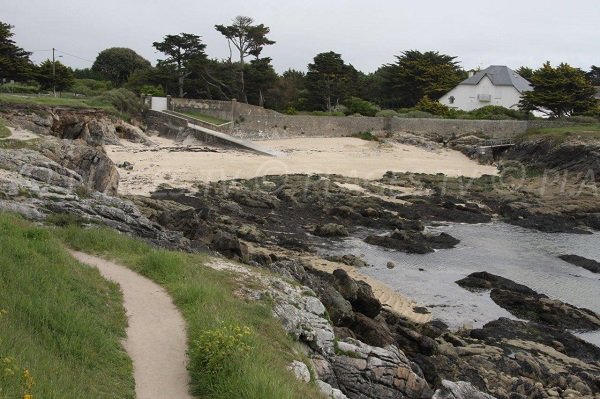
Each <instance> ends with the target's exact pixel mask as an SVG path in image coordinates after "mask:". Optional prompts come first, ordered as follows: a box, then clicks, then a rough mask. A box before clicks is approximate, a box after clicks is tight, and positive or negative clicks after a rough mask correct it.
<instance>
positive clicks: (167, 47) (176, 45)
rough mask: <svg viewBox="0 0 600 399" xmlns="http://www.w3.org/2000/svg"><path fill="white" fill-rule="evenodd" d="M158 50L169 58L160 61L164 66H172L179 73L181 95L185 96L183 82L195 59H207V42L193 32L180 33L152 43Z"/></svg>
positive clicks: (178, 84)
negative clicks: (203, 41) (205, 50)
mask: <svg viewBox="0 0 600 399" xmlns="http://www.w3.org/2000/svg"><path fill="white" fill-rule="evenodd" d="M152 45H153V46H154V47H155V48H156V49H157V50H158V51H160V52H161V53H163V54H165V55H167V56H168V58H167V59H165V60H161V61H159V63H160V64H162V67H172V68H174V70H175V72H176V74H177V86H178V88H179V97H183V96H184V94H185V93H184V91H183V84H184V80H185V78H186V77H188V76H189V75H190V73H191V72H190V68H189V66H190V64H191V63H192V62H193V61H198V60H205V59H206V53H205V52H204V49H205V48H206V44H204V43H202V41H201V39H200V36H197V35H193V34H191V33H182V34H180V35H167V36H165V37H164V39H163V41H162V42H154V43H153V44H152Z"/></svg>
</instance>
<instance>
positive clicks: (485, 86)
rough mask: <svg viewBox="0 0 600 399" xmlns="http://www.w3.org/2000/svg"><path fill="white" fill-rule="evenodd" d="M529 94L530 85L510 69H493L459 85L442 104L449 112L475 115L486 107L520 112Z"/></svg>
mask: <svg viewBox="0 0 600 399" xmlns="http://www.w3.org/2000/svg"><path fill="white" fill-rule="evenodd" d="M530 90H532V87H531V83H529V82H528V81H527V80H525V79H524V78H523V77H522V76H520V75H519V74H518V73H516V72H515V71H513V70H512V69H510V68H509V67H506V66H503V65H492V66H490V67H488V68H486V69H483V70H481V71H478V72H476V73H475V74H473V76H470V77H469V78H468V79H466V80H463V81H462V82H460V83H459V84H458V86H456V87H455V88H454V89H452V90H450V91H449V92H448V93H446V94H444V95H443V96H442V98H440V100H439V101H440V102H441V103H442V104H444V105H446V106H448V107H450V108H457V109H461V110H463V111H472V110H474V109H477V108H481V107H485V106H486V105H499V106H502V107H505V108H512V109H517V108H518V107H519V101H520V100H521V94H522V93H523V92H525V91H530Z"/></svg>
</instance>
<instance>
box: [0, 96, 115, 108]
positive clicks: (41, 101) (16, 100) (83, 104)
mask: <svg viewBox="0 0 600 399" xmlns="http://www.w3.org/2000/svg"><path fill="white" fill-rule="evenodd" d="M0 102H3V103H7V104H31V105H46V106H49V107H72V108H94V109H101V110H105V111H116V110H115V108H114V107H113V106H112V105H111V104H110V103H108V102H100V101H97V100H95V99H93V98H63V97H51V96H25V95H9V94H0Z"/></svg>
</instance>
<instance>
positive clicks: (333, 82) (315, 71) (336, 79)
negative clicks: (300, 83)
mask: <svg viewBox="0 0 600 399" xmlns="http://www.w3.org/2000/svg"><path fill="white" fill-rule="evenodd" d="M357 74H358V73H357V71H356V69H354V67H353V66H352V65H347V64H346V63H344V60H343V59H342V56H341V55H340V54H337V53H334V52H333V51H330V52H328V53H320V54H317V55H316V56H315V58H314V60H313V63H312V64H308V73H307V74H306V89H307V97H308V102H309V104H310V105H312V106H313V107H316V108H321V109H324V110H326V111H331V110H332V109H333V107H335V106H336V105H339V104H340V103H341V102H342V101H343V100H344V99H345V98H347V97H350V96H352V94H354V92H353V87H352V86H353V85H352V84H351V82H353V81H355V80H356V77H357Z"/></svg>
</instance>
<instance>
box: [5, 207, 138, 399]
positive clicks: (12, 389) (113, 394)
mask: <svg viewBox="0 0 600 399" xmlns="http://www.w3.org/2000/svg"><path fill="white" fill-rule="evenodd" d="M0 254H1V256H0V309H3V310H5V311H6V312H5V314H4V316H3V317H2V319H1V320H0V363H1V364H2V366H1V367H0V388H1V391H0V397H2V398H5V397H6V398H22V397H23V395H24V394H25V393H31V394H33V397H34V398H44V399H54V398H55V399H62V398H134V397H135V393H134V381H133V377H132V365H131V361H130V359H129V358H128V356H127V354H126V353H125V351H124V350H123V348H122V347H121V344H120V340H121V339H122V338H123V337H124V336H125V327H126V316H125V313H124V310H123V307H122V297H121V293H120V290H119V288H118V286H117V285H115V284H113V283H109V282H108V281H106V280H105V279H103V278H102V277H101V276H100V274H99V273H98V271H97V270H96V269H93V268H90V267H87V266H84V265H81V264H80V263H78V262H77V261H76V260H75V259H73V258H72V257H71V256H70V255H69V254H68V253H67V252H66V251H65V250H64V248H63V245H62V243H61V242H60V241H59V240H58V239H57V238H56V236H55V235H54V234H53V233H52V232H51V231H49V230H47V229H44V228H40V227H34V226H32V225H31V224H30V223H28V222H25V221H23V220H22V219H20V218H18V217H15V216H11V215H7V214H1V213H0ZM3 313H4V312H3ZM7 359H8V360H7ZM6 364H9V367H8V368H9V369H10V370H11V371H7V370H6V367H5V365H6ZM26 369H27V370H28V371H29V373H30V375H31V378H32V379H33V382H34V383H35V385H33V388H32V390H31V392H27V390H28V389H27V386H26V385H27V384H28V381H27V380H26V379H24V378H23V373H24V370H26Z"/></svg>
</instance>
